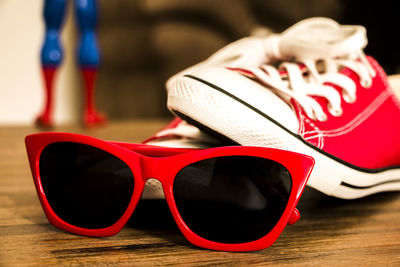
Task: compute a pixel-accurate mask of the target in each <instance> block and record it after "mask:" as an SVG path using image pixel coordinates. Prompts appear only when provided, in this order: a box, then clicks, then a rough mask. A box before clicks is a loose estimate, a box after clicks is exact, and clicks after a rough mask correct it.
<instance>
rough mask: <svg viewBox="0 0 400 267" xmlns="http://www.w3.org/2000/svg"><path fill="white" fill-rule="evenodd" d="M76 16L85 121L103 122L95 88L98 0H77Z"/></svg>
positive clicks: (93, 123) (97, 54)
mask: <svg viewBox="0 0 400 267" xmlns="http://www.w3.org/2000/svg"><path fill="white" fill-rule="evenodd" d="M75 9H76V18H77V20H78V25H79V30H80V33H81V35H80V41H79V46H78V51H77V52H78V62H79V66H80V68H81V71H82V74H83V78H84V80H85V83H84V86H85V90H86V105H85V111H84V118H83V120H84V123H85V125H86V126H92V125H95V124H99V123H103V122H104V121H105V116H104V115H102V114H100V113H99V112H97V110H96V107H95V99H94V90H95V78H96V73H97V69H98V66H99V62H100V53H99V48H98V44H97V40H96V35H95V28H96V23H97V2H96V0H75Z"/></svg>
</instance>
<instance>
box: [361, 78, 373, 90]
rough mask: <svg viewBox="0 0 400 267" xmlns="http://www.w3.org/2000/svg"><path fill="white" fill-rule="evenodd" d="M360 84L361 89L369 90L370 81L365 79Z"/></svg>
mask: <svg viewBox="0 0 400 267" xmlns="http://www.w3.org/2000/svg"><path fill="white" fill-rule="evenodd" d="M360 84H361V86H362V87H364V88H365V89H368V88H371V86H372V79H365V80H361V81H360Z"/></svg>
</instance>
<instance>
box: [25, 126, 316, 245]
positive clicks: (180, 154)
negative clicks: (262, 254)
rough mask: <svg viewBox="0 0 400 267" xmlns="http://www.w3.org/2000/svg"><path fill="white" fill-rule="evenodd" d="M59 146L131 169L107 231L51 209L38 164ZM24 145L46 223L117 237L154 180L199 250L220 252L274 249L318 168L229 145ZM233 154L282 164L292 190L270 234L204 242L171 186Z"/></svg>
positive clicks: (39, 140)
mask: <svg viewBox="0 0 400 267" xmlns="http://www.w3.org/2000/svg"><path fill="white" fill-rule="evenodd" d="M56 142H74V143H80V144H85V145H89V146H92V147H96V148H98V149H101V150H103V151H106V152H108V153H110V154H112V155H114V156H115V157H117V158H118V159H120V160H122V161H123V162H125V163H126V164H127V165H128V167H129V168H130V169H131V171H132V174H133V177H134V179H135V180H134V190H133V194H132V197H131V200H130V202H129V205H128V207H127V209H126V211H125V212H124V214H123V215H122V216H121V218H120V219H119V220H118V221H117V222H116V223H114V224H113V225H111V226H109V227H106V228H103V229H86V228H80V227H76V226H74V225H71V224H69V223H67V222H65V221H64V220H62V219H61V218H60V217H58V215H57V214H56V213H55V212H54V211H53V209H52V208H51V206H50V204H49V202H48V201H47V198H46V194H45V192H44V190H43V187H42V184H41V179H40V171H39V160H40V156H41V153H42V151H43V149H44V148H45V147H46V146H48V145H50V144H52V143H56ZM25 144H26V148H27V153H28V158H29V163H30V167H31V171H32V176H33V180H34V183H35V186H36V190H37V193H38V196H39V200H40V202H41V204H42V208H43V210H44V212H45V214H46V216H47V218H48V220H49V221H50V222H51V223H52V224H53V225H54V226H56V227H58V228H59V229H62V230H64V231H67V232H70V233H74V234H79V235H85V236H95V237H103V236H112V235H115V234H117V233H118V232H119V231H121V229H122V228H123V227H124V225H125V224H126V223H127V222H128V220H129V219H130V217H131V215H132V213H133V211H134V210H135V208H136V205H137V203H138V202H139V200H140V198H141V195H142V193H143V189H144V186H145V184H146V181H147V180H148V179H150V178H154V179H157V180H159V181H160V182H161V184H162V187H163V191H164V195H165V199H166V201H167V203H168V206H169V209H170V211H171V213H172V216H173V218H174V220H175V222H176V224H177V226H178V227H179V229H180V231H181V232H182V234H183V235H184V236H185V237H186V239H187V240H188V241H189V242H191V243H192V244H194V245H196V246H199V247H203V248H207V249H213V250H222V251H253V250H260V249H264V248H267V247H269V246H270V245H272V244H273V243H274V242H275V240H276V239H277V238H278V237H279V235H280V234H281V232H282V231H283V229H284V227H285V226H286V225H287V224H291V223H294V222H295V221H296V220H297V219H298V218H299V217H300V216H299V213H298V210H297V209H295V206H296V205H297V203H298V201H299V198H300V196H301V194H302V192H303V189H304V186H305V185H306V182H307V180H308V177H309V175H310V173H311V170H312V168H313V166H314V159H312V158H311V157H309V156H306V155H302V154H298V153H295V152H289V151H285V150H278V149H272V148H265V147H262V148H260V147H247V146H231V147H215V148H207V149H189V148H167V147H159V146H151V145H144V144H129V143H122V142H110V141H103V140H100V139H97V138H93V137H89V136H85V135H80V134H73V133H56V132H51V133H39V134H33V135H28V136H27V137H26V139H25ZM234 155H238V156H239V155H241V156H255V157H262V158H267V159H270V160H273V161H276V162H278V163H280V164H281V165H283V166H284V167H285V168H286V169H287V170H288V171H289V173H290V175H291V179H292V188H291V192H290V196H289V199H288V203H287V206H286V208H285V210H284V212H283V214H282V216H281V218H280V219H279V221H278V222H277V224H276V225H275V226H274V227H273V229H272V230H271V231H270V232H269V233H268V234H267V235H265V236H264V237H261V238H259V239H258V240H255V241H251V242H246V243H239V244H227V243H218V242H214V241H210V240H207V239H204V238H202V237H201V236H199V235H197V234H195V233H194V232H192V231H191V230H190V229H189V227H188V226H187V225H186V223H185V222H184V221H183V219H182V218H181V216H180V214H179V211H178V209H177V206H176V204H175V200H174V194H173V183H174V179H175V177H176V175H177V173H178V172H179V171H180V170H182V169H183V168H184V167H186V166H187V165H189V164H192V163H194V162H197V161H200V160H204V159H208V158H213V157H220V156H234Z"/></svg>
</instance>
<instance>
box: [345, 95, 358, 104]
mask: <svg viewBox="0 0 400 267" xmlns="http://www.w3.org/2000/svg"><path fill="white" fill-rule="evenodd" d="M342 96H343V100H344V102H346V103H347V104H353V103H355V102H356V100H357V96H356V95H354V96H352V95H349V94H343V95H342Z"/></svg>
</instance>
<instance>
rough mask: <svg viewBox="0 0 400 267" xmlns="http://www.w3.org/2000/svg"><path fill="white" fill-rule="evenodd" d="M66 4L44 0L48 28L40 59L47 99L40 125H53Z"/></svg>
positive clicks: (60, 0)
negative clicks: (56, 77) (56, 74)
mask: <svg viewBox="0 0 400 267" xmlns="http://www.w3.org/2000/svg"><path fill="white" fill-rule="evenodd" d="M66 4H67V2H66V0H45V1H44V9H43V18H44V22H45V27H46V29H45V37H44V43H43V46H42V50H41V57H40V59H41V64H42V72H43V77H44V82H45V94H46V99H45V105H44V108H43V111H42V113H41V115H39V117H38V118H37V120H36V122H37V124H38V125H39V126H51V125H52V113H53V91H54V89H53V88H54V86H53V85H54V75H55V73H56V71H57V69H58V67H59V65H60V64H61V63H62V59H63V50H62V46H61V42H60V30H61V27H62V24H63V21H64V16H65V10H66Z"/></svg>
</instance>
